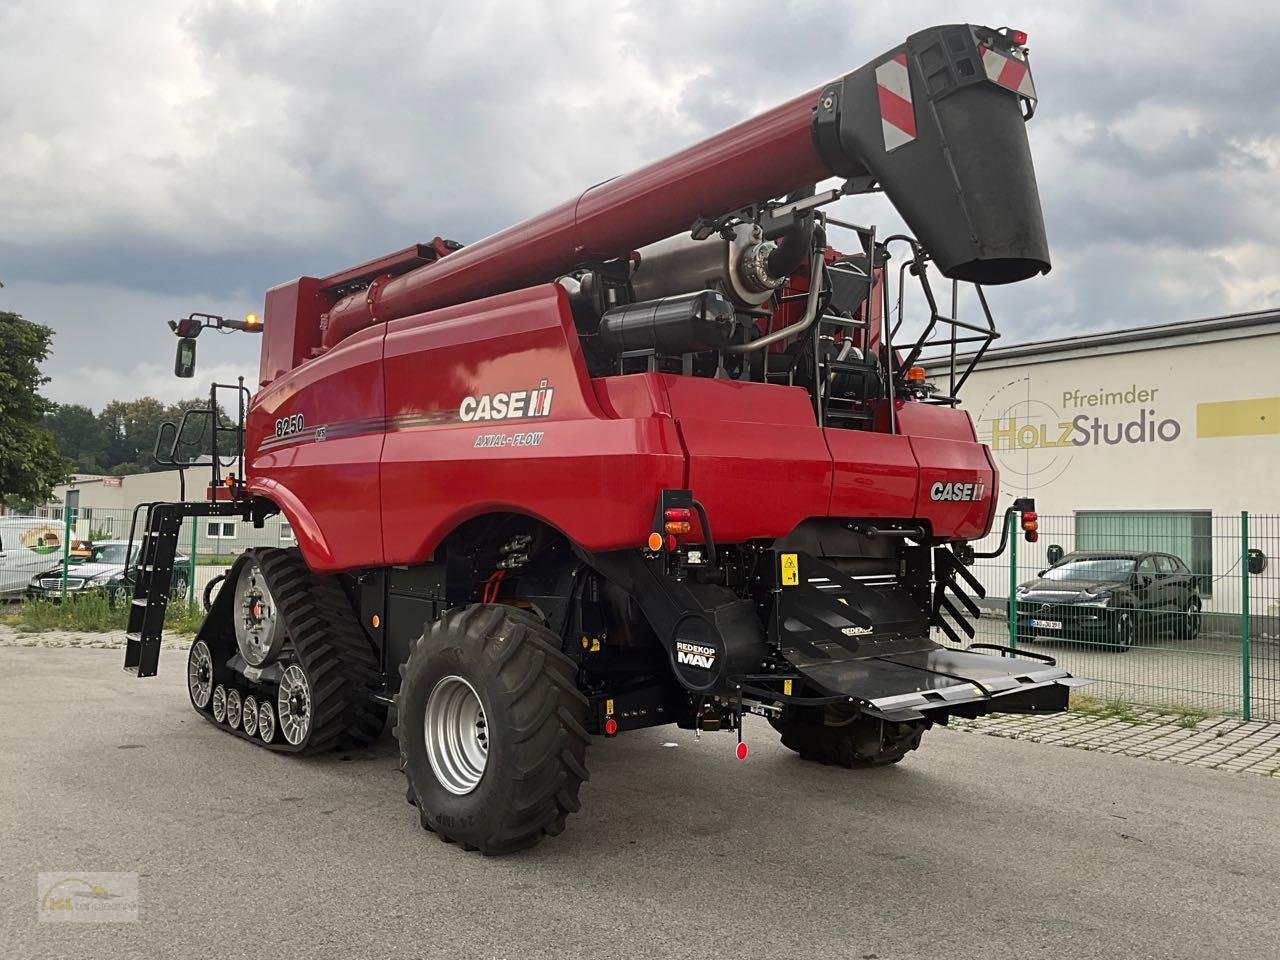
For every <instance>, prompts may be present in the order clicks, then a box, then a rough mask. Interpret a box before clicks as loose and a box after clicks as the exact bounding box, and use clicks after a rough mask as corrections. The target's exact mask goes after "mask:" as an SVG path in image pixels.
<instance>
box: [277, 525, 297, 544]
mask: <svg viewBox="0 0 1280 960" xmlns="http://www.w3.org/2000/svg"><path fill="white" fill-rule="evenodd" d="M295 539H296V538H295V537H294V535H293V524H291V523H287V522H285V523H281V524H280V542H281V543H293V542H294V540H295Z"/></svg>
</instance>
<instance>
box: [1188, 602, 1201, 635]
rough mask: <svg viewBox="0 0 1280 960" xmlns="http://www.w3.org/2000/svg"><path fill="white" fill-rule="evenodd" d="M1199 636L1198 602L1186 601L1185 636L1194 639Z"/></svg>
mask: <svg viewBox="0 0 1280 960" xmlns="http://www.w3.org/2000/svg"><path fill="white" fill-rule="evenodd" d="M1198 636H1200V602H1199V601H1198V600H1191V601H1188V603H1187V637H1188V639H1192V640H1194V639H1195V638H1196V637H1198Z"/></svg>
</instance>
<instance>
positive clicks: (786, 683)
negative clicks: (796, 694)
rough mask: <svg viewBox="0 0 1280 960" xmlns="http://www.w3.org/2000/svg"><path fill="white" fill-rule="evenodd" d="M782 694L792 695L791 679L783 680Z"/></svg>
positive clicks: (785, 695)
mask: <svg viewBox="0 0 1280 960" xmlns="http://www.w3.org/2000/svg"><path fill="white" fill-rule="evenodd" d="M782 695H783V696H784V697H789V696H791V681H790V680H783V681H782Z"/></svg>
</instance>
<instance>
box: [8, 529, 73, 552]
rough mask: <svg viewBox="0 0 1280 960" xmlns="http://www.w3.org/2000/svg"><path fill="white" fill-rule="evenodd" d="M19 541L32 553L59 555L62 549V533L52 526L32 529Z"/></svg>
mask: <svg viewBox="0 0 1280 960" xmlns="http://www.w3.org/2000/svg"><path fill="white" fill-rule="evenodd" d="M18 540H19V542H21V544H22V545H23V546H24V547H26V548H27V549H28V550H30V551H31V552H32V553H57V552H58V551H59V550H60V549H62V531H60V530H59V529H58V528H57V527H54V526H52V525H48V526H40V527H32V528H31V529H30V530H27V531H26V532H25V533H23V534H22V536H20V537H19V538H18Z"/></svg>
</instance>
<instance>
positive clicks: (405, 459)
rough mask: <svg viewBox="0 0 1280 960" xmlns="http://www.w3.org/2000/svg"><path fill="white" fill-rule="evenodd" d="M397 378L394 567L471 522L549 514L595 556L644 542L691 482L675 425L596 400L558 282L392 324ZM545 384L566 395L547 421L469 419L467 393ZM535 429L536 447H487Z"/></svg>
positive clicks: (386, 469) (386, 492)
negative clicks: (663, 496) (670, 499)
mask: <svg viewBox="0 0 1280 960" xmlns="http://www.w3.org/2000/svg"><path fill="white" fill-rule="evenodd" d="M386 378H387V415H388V426H389V429H388V433H387V441H386V447H385V453H384V457H383V464H382V500H383V504H384V510H383V525H384V541H385V544H386V552H387V562H388V563H414V562H420V561H423V560H426V559H427V558H428V557H429V556H430V555H431V552H432V550H433V549H434V548H435V547H436V545H437V544H438V543H439V542H440V540H441V539H442V538H443V537H444V536H445V535H446V534H448V533H449V532H450V531H451V530H452V529H453V528H454V527H455V526H457V524H458V523H460V522H462V521H464V520H466V519H469V518H470V517H474V516H477V515H479V514H482V513H490V512H495V511H512V512H516V513H524V514H529V515H531V516H535V517H538V518H540V519H542V520H545V521H547V522H548V523H550V524H552V525H553V526H555V527H557V528H558V529H560V530H562V531H563V532H564V533H566V534H567V535H568V536H569V537H570V538H572V539H573V540H575V541H576V542H578V543H581V544H583V545H584V546H587V547H589V548H591V549H596V550H607V549H613V548H617V547H622V546H635V545H636V544H639V543H642V542H643V541H644V539H645V537H646V536H647V535H648V533H649V529H650V527H651V525H652V519H653V510H654V504H655V503H656V502H657V497H658V491H659V490H661V489H662V488H664V487H680V486H682V484H683V482H684V468H685V464H684V456H683V453H682V451H681V449H680V443H679V438H678V437H677V435H676V431H675V426H674V424H673V423H672V422H671V420H670V419H667V418H663V417H660V416H655V412H654V411H649V412H648V413H647V415H645V416H643V417H640V416H637V417H635V418H631V419H613V418H612V417H609V416H607V415H606V414H605V413H604V412H603V410H602V409H601V407H600V405H599V404H598V403H597V401H596V395H595V390H594V389H593V386H592V383H591V381H590V379H589V378H588V377H587V374H586V366H585V364H584V363H583V360H582V356H581V349H580V346H579V342H578V334H577V331H576V329H575V327H574V325H573V317H572V315H571V314H570V312H569V305H568V300H567V298H566V297H565V294H564V291H563V290H561V288H560V287H558V286H555V285H554V284H548V285H546V286H541V287H534V288H532V289H529V290H523V291H519V292H517V293H512V294H505V295H503V296H500V297H494V298H491V299H489V300H485V301H481V302H479V303H473V304H467V305H465V306H461V307H449V308H446V309H443V310H438V311H435V312H433V313H428V314H422V315H420V316H417V317H409V318H406V319H404V320H397V321H394V322H392V323H390V324H388V325H387V339H386ZM544 381H545V382H546V386H547V387H548V388H550V389H551V390H553V391H554V393H553V395H552V400H551V403H550V407H549V411H548V413H547V415H545V416H540V417H532V418H528V417H525V418H518V419H501V420H488V421H472V422H462V421H460V420H459V411H460V407H461V404H462V401H463V400H464V398H467V397H480V396H484V395H486V394H493V393H498V392H502V393H511V392H513V391H530V390H533V389H537V388H538V387H539V385H540V384H541V383H543V382H544ZM632 412H633V413H636V414H641V413H645V411H643V410H633V411H632ZM424 416H425V417H427V418H431V417H433V416H438V417H440V418H442V420H443V421H444V422H440V423H438V424H437V425H431V424H430V423H423V422H422V421H421V418H422V417H424ZM530 433H537V434H541V436H540V438H539V441H540V442H539V443H538V444H537V445H530V446H502V447H498V446H477V443H478V442H481V443H482V442H484V438H486V437H494V436H501V437H504V438H510V437H513V436H516V435H518V434H526V435H527V434H530Z"/></svg>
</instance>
